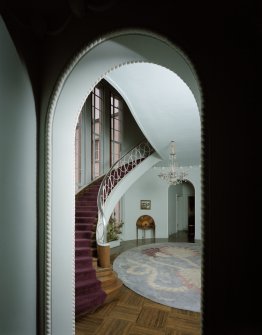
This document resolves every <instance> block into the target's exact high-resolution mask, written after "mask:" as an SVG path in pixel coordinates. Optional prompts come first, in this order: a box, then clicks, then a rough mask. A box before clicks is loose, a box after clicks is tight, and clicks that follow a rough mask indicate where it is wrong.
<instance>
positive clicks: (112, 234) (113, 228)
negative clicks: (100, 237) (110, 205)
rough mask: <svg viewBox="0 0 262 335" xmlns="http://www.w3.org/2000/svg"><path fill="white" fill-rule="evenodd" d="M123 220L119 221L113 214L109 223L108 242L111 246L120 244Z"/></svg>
mask: <svg viewBox="0 0 262 335" xmlns="http://www.w3.org/2000/svg"><path fill="white" fill-rule="evenodd" d="M123 224H124V223H123V222H122V221H120V222H118V221H117V219H116V218H115V217H113V216H112V215H111V217H110V219H109V221H108V225H107V242H109V244H110V247H111V248H113V247H116V246H119V245H120V234H121V233H122V226H123Z"/></svg>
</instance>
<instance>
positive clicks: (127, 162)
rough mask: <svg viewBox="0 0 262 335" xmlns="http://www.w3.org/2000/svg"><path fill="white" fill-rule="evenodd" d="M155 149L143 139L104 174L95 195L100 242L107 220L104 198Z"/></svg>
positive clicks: (103, 241)
mask: <svg viewBox="0 0 262 335" xmlns="http://www.w3.org/2000/svg"><path fill="white" fill-rule="evenodd" d="M154 151H155V150H154V149H153V147H152V146H151V144H150V143H149V142H148V141H147V140H143V141H142V142H140V143H139V144H138V145H136V146H135V147H133V148H132V149H131V150H130V151H128V152H127V153H126V154H125V155H124V156H122V157H121V158H120V159H119V160H118V161H117V162H116V163H115V164H114V165H113V166H112V167H111V168H110V170H109V171H108V173H107V174H106V175H105V176H104V179H103V181H102V183H101V185H100V188H99V191H98V197H97V207H98V224H97V239H98V241H99V242H101V243H102V244H105V243H106V242H107V241H106V235H107V234H106V231H107V222H106V219H105V216H104V211H103V209H104V206H105V203H106V200H107V198H108V196H109V195H110V193H111V192H112V190H113V189H114V187H115V186H116V185H117V184H118V183H119V181H120V180H121V179H122V178H123V177H124V176H125V175H127V174H128V172H130V171H131V170H133V169H134V168H135V167H136V166H137V165H138V164H140V163H141V162H142V161H143V160H144V159H145V158H146V157H148V156H150V155H151V154H152V153H153V152H154Z"/></svg>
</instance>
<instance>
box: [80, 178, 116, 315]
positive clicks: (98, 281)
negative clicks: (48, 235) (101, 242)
mask: <svg viewBox="0 0 262 335" xmlns="http://www.w3.org/2000/svg"><path fill="white" fill-rule="evenodd" d="M101 181H102V179H98V180H96V181H95V182H94V183H92V184H91V185H89V186H87V187H86V188H85V189H84V190H83V191H81V192H80V193H79V194H77V196H76V199H75V316H76V318H79V317H81V316H82V315H84V314H87V313H92V312H94V311H95V310H96V309H97V308H98V307H99V306H101V305H103V304H104V303H108V302H110V301H112V300H114V299H115V298H117V296H118V294H119V291H120V288H121V287H122V282H121V281H120V280H119V279H118V278H117V275H116V273H115V272H113V270H112V268H111V267H109V268H101V267H99V266H98V264H97V244H96V225H97V215H98V210H97V194H98V190H99V187H100V184H101Z"/></svg>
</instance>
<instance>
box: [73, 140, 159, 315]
mask: <svg viewBox="0 0 262 335" xmlns="http://www.w3.org/2000/svg"><path fill="white" fill-rule="evenodd" d="M153 151H154V150H153V148H152V147H151V145H150V144H149V143H148V142H147V141H142V142H141V143H139V144H138V146H136V147H134V148H133V149H131V150H130V151H129V152H128V153H127V154H126V155H125V156H123V157H122V158H121V159H120V160H119V161H117V162H116V163H115V164H114V166H112V167H111V169H110V170H109V172H108V173H107V175H106V176H105V177H101V178H99V179H96V180H95V181H94V182H93V183H92V184H90V185H88V186H87V187H86V188H84V189H83V190H82V191H81V192H79V193H78V194H77V195H76V199H75V316H76V318H79V317H81V316H82V315H85V314H87V313H92V312H94V311H95V310H96V309H97V308H98V307H99V306H101V305H103V304H104V303H108V302H110V301H112V300H114V299H116V298H117V296H118V294H119V292H120V289H121V287H122V282H121V280H119V279H118V277H117V274H116V273H115V272H114V271H113V270H112V266H111V265H110V249H108V248H109V247H108V246H105V244H104V243H103V242H104V239H105V240H106V236H104V228H106V226H103V223H102V227H103V238H102V239H101V237H100V236H96V232H97V231H98V230H97V222H98V211H99V212H100V214H101V213H103V211H102V208H104V206H105V202H106V200H107V198H108V196H109V194H110V193H111V191H112V190H113V188H114V187H115V186H116V185H117V183H118V182H119V181H120V180H121V179H122V178H124V176H125V175H126V174H127V173H129V172H130V171H131V170H132V169H133V168H135V167H136V166H137V165H138V164H140V163H141V162H142V161H143V160H144V159H145V158H146V157H148V156H149V155H150V154H152V152H153ZM98 193H99V194H98ZM98 205H99V209H98ZM100 225H101V222H100ZM99 227H101V226H99ZM97 239H98V240H99V250H100V263H102V258H103V257H102V254H103V255H106V257H105V260H106V261H105V262H104V264H106V265H104V264H103V267H100V266H99V264H98V251H97V242H96V241H97ZM100 241H101V242H102V243H101V242H100ZM101 250H103V251H102V252H101ZM100 265H101V264H100Z"/></svg>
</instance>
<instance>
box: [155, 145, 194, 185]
mask: <svg viewBox="0 0 262 335" xmlns="http://www.w3.org/2000/svg"><path fill="white" fill-rule="evenodd" d="M169 149H170V152H169V160H170V162H169V166H163V167H158V166H156V167H155V169H157V170H160V172H159V174H158V177H159V178H160V179H162V180H164V181H166V182H167V183H168V184H170V185H177V184H181V183H183V182H186V181H187V178H186V177H187V175H188V173H187V172H186V171H184V169H183V168H181V167H178V166H177V165H176V145H175V142H174V141H171V142H170V145H169Z"/></svg>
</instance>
